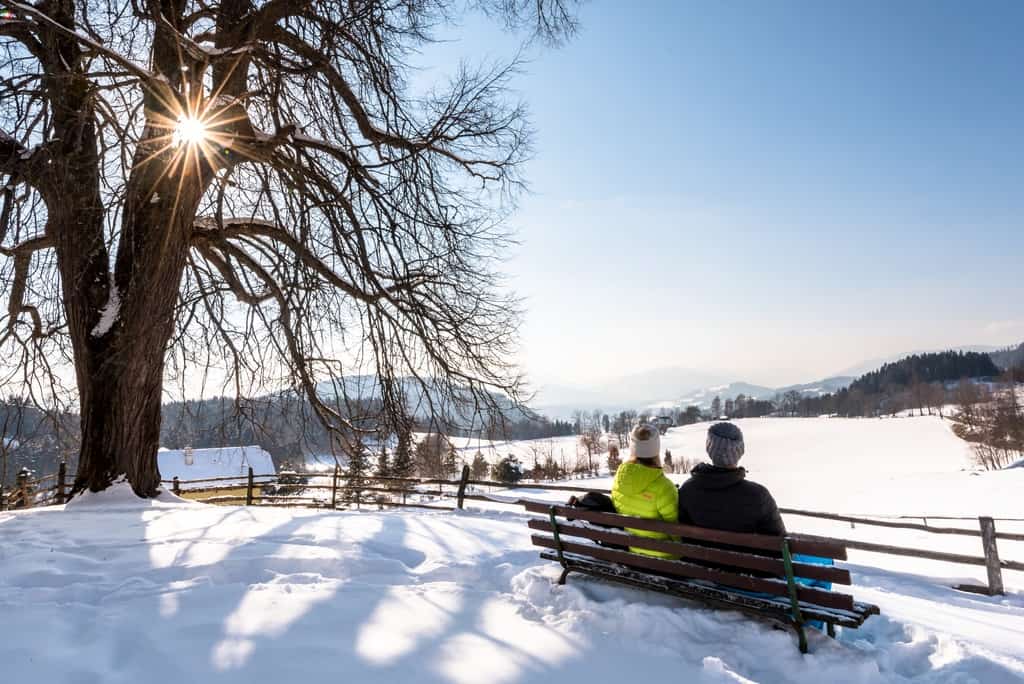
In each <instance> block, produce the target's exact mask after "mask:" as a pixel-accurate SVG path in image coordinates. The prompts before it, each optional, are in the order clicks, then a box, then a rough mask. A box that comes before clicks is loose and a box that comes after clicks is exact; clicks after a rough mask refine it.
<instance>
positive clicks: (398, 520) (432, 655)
mask: <svg viewBox="0 0 1024 684" xmlns="http://www.w3.org/2000/svg"><path fill="white" fill-rule="evenodd" d="M0 542H2V543H0V567H2V568H3V573H0V615H3V616H4V618H5V624H6V625H7V629H6V630H5V631H4V634H3V638H2V639H0V664H2V667H3V670H2V671H3V674H4V680H5V681H11V682H138V681H145V682H149V683H150V684H163V683H164V682H167V683H172V682H173V683H174V684H178V683H180V682H182V681H197V682H245V683H246V684H252V683H253V682H277V681H288V682H302V681H314V680H321V679H323V678H325V677H330V678H337V679H339V680H344V681H353V682H408V681H416V682H448V683H454V684H462V683H467V684H468V683H470V682H472V683H476V682H487V683H488V684H490V683H494V684H504V683H507V682H548V681H559V680H566V679H569V680H581V681H592V682H621V681H632V680H634V679H635V678H636V677H637V676H638V674H642V675H643V679H645V680H646V679H650V680H652V681H693V682H746V681H759V682H984V683H985V684H989V683H1000V682H1018V681H1021V680H1022V679H1024V644H1022V643H1021V640H1020V625H1021V624H1022V623H1024V597H1022V596H1021V594H1020V593H1019V591H1018V589H1019V587H1018V588H1016V589H1015V590H1014V591H1012V592H1011V593H1010V594H1009V595H1008V596H1006V597H1002V598H987V597H982V596H974V595H968V594H961V593H957V592H954V591H953V590H951V589H948V588H945V587H944V586H943V584H942V582H941V581H939V580H935V579H930V578H928V577H918V576H913V575H908V574H902V573H896V572H886V571H881V570H874V569H869V568H866V567H862V566H859V565H856V564H855V565H852V566H851V569H852V570H853V573H854V582H855V586H856V589H855V594H856V595H857V597H858V598H860V599H866V600H870V601H876V602H878V603H879V605H881V607H882V613H883V615H882V616H881V617H874V618H871V619H870V620H869V621H868V623H867V624H866V625H865V626H864V627H863V628H861V629H859V630H846V631H841V633H840V636H839V640H838V641H837V642H831V641H830V640H828V639H827V638H826V637H824V636H822V635H819V634H816V633H815V634H813V635H812V643H811V646H812V653H811V654H810V655H808V656H805V657H801V656H800V655H799V653H798V652H797V649H796V647H795V642H794V638H793V636H792V635H791V634H790V633H789V632H784V631H777V630H774V629H772V628H771V627H770V626H768V625H766V624H762V623H760V622H757V621H753V620H750V619H748V618H745V617H743V616H741V615H739V614H734V613H725V612H719V611H712V610H708V609H705V608H702V607H699V606H696V605H693V604H689V603H686V602H682V601H678V600H674V599H668V598H666V597H661V596H655V595H652V594H649V593H644V592H639V591H634V590H629V589H625V588H621V587H615V586H611V585H607V584H602V583H599V582H595V581H591V580H586V579H583V578H574V579H570V582H569V584H568V585H566V586H565V587H558V586H555V585H554V579H555V577H556V576H557V572H556V567H555V566H554V565H553V564H551V563H547V562H543V561H540V560H539V559H538V558H537V551H536V549H534V548H531V547H530V545H529V536H528V534H527V531H526V528H525V517H524V516H523V515H521V514H519V513H512V512H506V513H500V512H493V511H490V512H480V511H477V512H473V511H468V512H459V513H441V512H438V513H433V512H422V511H417V512H391V513H375V512H363V513H358V512H338V513H315V512H312V511H304V510H299V509H292V510H281V509H266V508H234V507H213V506H205V505H202V504H195V503H183V502H178V501H174V500H173V499H172V498H171V497H166V498H165V500H162V501H155V502H148V503H146V502H139V501H138V500H133V499H132V497H131V496H130V494H129V493H127V492H126V491H125V490H124V488H120V489H118V490H114V491H110V492H107V493H104V494H101V495H95V496H89V497H86V498H84V499H81V500H79V501H77V502H72V503H71V504H69V505H68V507H67V510H66V511H63V510H61V508H60V507H52V508H47V509H37V510H33V511H26V512H18V513H4V514H0ZM951 625H952V626H955V627H956V630H955V631H951V630H949V629H948V627H949V626H951Z"/></svg>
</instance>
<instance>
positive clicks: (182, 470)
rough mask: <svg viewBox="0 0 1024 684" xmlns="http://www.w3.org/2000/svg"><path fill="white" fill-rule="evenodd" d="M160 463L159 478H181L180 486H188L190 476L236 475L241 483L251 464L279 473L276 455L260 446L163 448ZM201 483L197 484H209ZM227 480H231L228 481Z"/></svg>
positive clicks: (255, 468)
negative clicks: (274, 457)
mask: <svg viewBox="0 0 1024 684" xmlns="http://www.w3.org/2000/svg"><path fill="white" fill-rule="evenodd" d="M156 459H157V465H159V466H160V478H161V479H163V480H172V479H174V478H175V477H177V478H178V480H180V481H181V482H182V485H181V488H182V489H188V488H189V485H188V484H187V483H186V481H187V480H202V479H206V478H208V477H237V478H238V481H237V483H238V484H244V483H245V481H246V478H247V477H248V475H249V468H252V472H253V474H254V475H273V474H275V473H277V469H276V468H275V467H274V459H272V458H271V457H270V454H269V453H267V452H266V451H264V450H263V449H262V448H261V447H258V446H242V447H218V448H214V449H191V448H185V449H161V450H160V451H158V452H157V454H156ZM210 484H211V483H205V484H202V483H198V484H196V485H194V486H196V487H203V486H210ZM226 484H228V485H230V484H232V482H231V481H226Z"/></svg>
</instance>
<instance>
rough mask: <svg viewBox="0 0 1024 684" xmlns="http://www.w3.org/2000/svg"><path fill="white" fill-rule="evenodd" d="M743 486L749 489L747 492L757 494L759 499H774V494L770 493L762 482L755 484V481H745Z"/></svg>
mask: <svg viewBox="0 0 1024 684" xmlns="http://www.w3.org/2000/svg"><path fill="white" fill-rule="evenodd" d="M743 486H744V487H745V488H746V489H747V491H749V492H751V493H753V494H756V495H757V496H759V497H762V498H769V499H770V498H772V493H771V492H770V491H768V488H767V487H765V486H764V485H763V484H761V483H760V482H754V481H753V480H744V481H743Z"/></svg>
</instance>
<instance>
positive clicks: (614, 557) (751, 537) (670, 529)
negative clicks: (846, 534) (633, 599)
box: [525, 502, 879, 653]
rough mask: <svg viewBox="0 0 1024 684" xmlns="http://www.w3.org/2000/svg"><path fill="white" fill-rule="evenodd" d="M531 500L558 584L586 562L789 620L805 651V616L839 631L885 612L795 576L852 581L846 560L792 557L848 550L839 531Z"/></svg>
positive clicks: (588, 569)
mask: <svg viewBox="0 0 1024 684" xmlns="http://www.w3.org/2000/svg"><path fill="white" fill-rule="evenodd" d="M525 506H526V510H527V511H528V512H530V513H540V514H542V515H543V516H544V517H542V518H533V519H531V520H530V522H529V526H530V529H532V530H535V531H537V532H546V533H547V534H534V535H533V536H532V539H533V544H534V545H535V546H539V547H541V548H543V549H545V551H543V552H542V553H541V557H542V558H545V559H548V560H553V561H557V562H558V563H560V564H561V565H562V568H563V571H562V576H561V577H560V578H559V580H558V583H559V584H564V583H565V580H566V577H567V576H568V575H569V573H570V572H581V573H586V574H588V575H593V576H596V577H601V578H604V579H607V580H611V581H614V582H620V583H623V584H627V585H631V586H635V587H640V588H642V589H650V590H652V591H657V592H661V593H665V594H671V595H674V596H679V597H682V598H687V599H693V600H696V601H701V602H703V603H706V604H709V605H712V606H715V607H719V608H726V609H732V610H739V611H742V612H744V613H747V614H750V615H754V616H757V617H761V618H766V619H769V620H772V621H774V622H777V623H780V624H783V625H785V626H787V627H792V628H793V629H794V630H795V631H796V634H797V638H798V639H799V645H800V652H801V653H806V652H807V636H806V634H805V632H804V625H805V624H806V623H807V622H808V621H811V620H816V621H820V622H823V623H824V624H825V625H827V628H828V634H829V636H831V637H835V626H836V625H839V626H841V627H850V628H856V627H859V626H860V625H861V624H863V623H864V621H865V620H866V619H867V618H868V617H870V616H871V615H877V614H878V612H879V610H878V606H873V605H870V604H867V603H859V602H856V601H854V600H853V597H852V596H850V595H848V594H842V593H838V592H835V591H830V590H827V589H824V588H820V587H812V586H807V585H805V584H802V583H800V582H797V581H796V579H795V578H797V577H801V578H807V579H811V580H822V581H825V582H831V583H832V584H833V585H837V584H838V585H849V584H850V572H849V570H845V569H842V568H838V567H835V566H834V565H815V564H811V563H802V562H800V561H799V559H796V560H794V558H793V554H805V555H808V556H818V557H820V558H831V559H835V560H846V547H845V546H844V545H843V543H841V542H838V541H836V540H831V539H827V538H823V537H810V536H804V535H796V534H791V535H786V536H785V537H772V536H767V535H759V534H737V533H735V532H723V531H720V530H711V529H706V528H702V527H693V526H690V525H680V524H678V523H667V522H663V521H660V520H646V519H643V518H631V517H627V516H622V515H616V514H613V513H598V512H592V511H585V510H581V509H578V508H570V507H568V506H557V505H556V506H552V505H549V504H546V503H540V502H525ZM591 523H597V524H598V525H611V526H614V527H620V528H625V527H630V528H633V529H640V530H649V531H652V532H663V533H666V534H669V535H672V537H673V538H674V539H679V541H672V540H667V539H649V538H647V537H640V536H636V535H632V534H629V533H628V532H626V531H625V530H624V529H609V528H606V527H599V526H595V525H593V524H591ZM598 542H602V543H605V544H613V545H618V546H620V547H626V548H628V547H630V546H632V547H634V548H643V549H649V550H652V551H661V552H664V553H668V554H671V555H672V556H674V557H675V558H678V560H675V559H666V558H655V557H652V556H647V555H643V554H639V553H633V552H630V551H628V550H625V549H621V550H620V549H617V548H609V547H607V546H601V545H599V544H598Z"/></svg>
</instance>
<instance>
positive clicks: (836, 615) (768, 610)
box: [540, 551, 879, 628]
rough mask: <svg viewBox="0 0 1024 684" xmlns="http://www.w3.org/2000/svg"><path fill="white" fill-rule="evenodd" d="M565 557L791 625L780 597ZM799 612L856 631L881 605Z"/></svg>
mask: <svg viewBox="0 0 1024 684" xmlns="http://www.w3.org/2000/svg"><path fill="white" fill-rule="evenodd" d="M540 555H541V558H544V559H546V560H552V561H557V560H558V555H557V554H556V553H555V552H554V551H542V552H541V554H540ZM565 558H566V562H567V563H568V564H569V567H570V568H571V569H572V570H573V571H574V572H582V573H585V574H588V575H592V576H594V577H599V578H603V579H607V580H610V581H613V582H617V583H622V584H628V585H631V586H634V587H637V588H640V589H647V590H650V591H657V592H660V593H666V594H672V595H675V596H680V597H682V598H687V599H691V600H696V601H700V602H702V603H705V604H708V605H712V606H716V607H719V608H727V609H730V610H739V611H742V612H744V613H747V614H750V615H755V616H758V617H769V618H772V619H775V620H777V621H779V622H781V623H784V624H790V623H791V620H792V608H791V607H790V605H789V602H788V601H787V600H785V599H783V598H781V597H780V598H778V599H775V598H766V597H754V596H748V595H745V594H739V593H734V592H732V591H730V590H729V589H727V588H725V587H718V586H709V585H707V584H702V583H697V582H694V581H691V580H686V579H679V578H671V577H664V576H661V575H651V574H649V573H646V572H643V571H639V570H632V569H630V568H626V567H624V566H621V565H618V566H617V565H615V564H613V563H608V562H605V561H599V560H594V559H590V558H583V557H577V556H574V555H572V554H569V555H567V556H566V557H565ZM800 610H801V612H802V613H803V615H804V618H805V619H810V620H822V621H824V622H831V623H832V624H835V625H839V626H841V627H853V628H856V627H860V626H861V625H862V624H863V623H864V621H865V620H866V619H867V618H868V617H870V616H872V615H878V613H879V610H878V606H874V605H871V604H867V603H857V602H854V604H853V610H840V609H835V608H824V607H821V606H815V605H812V604H807V603H801V605H800Z"/></svg>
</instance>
